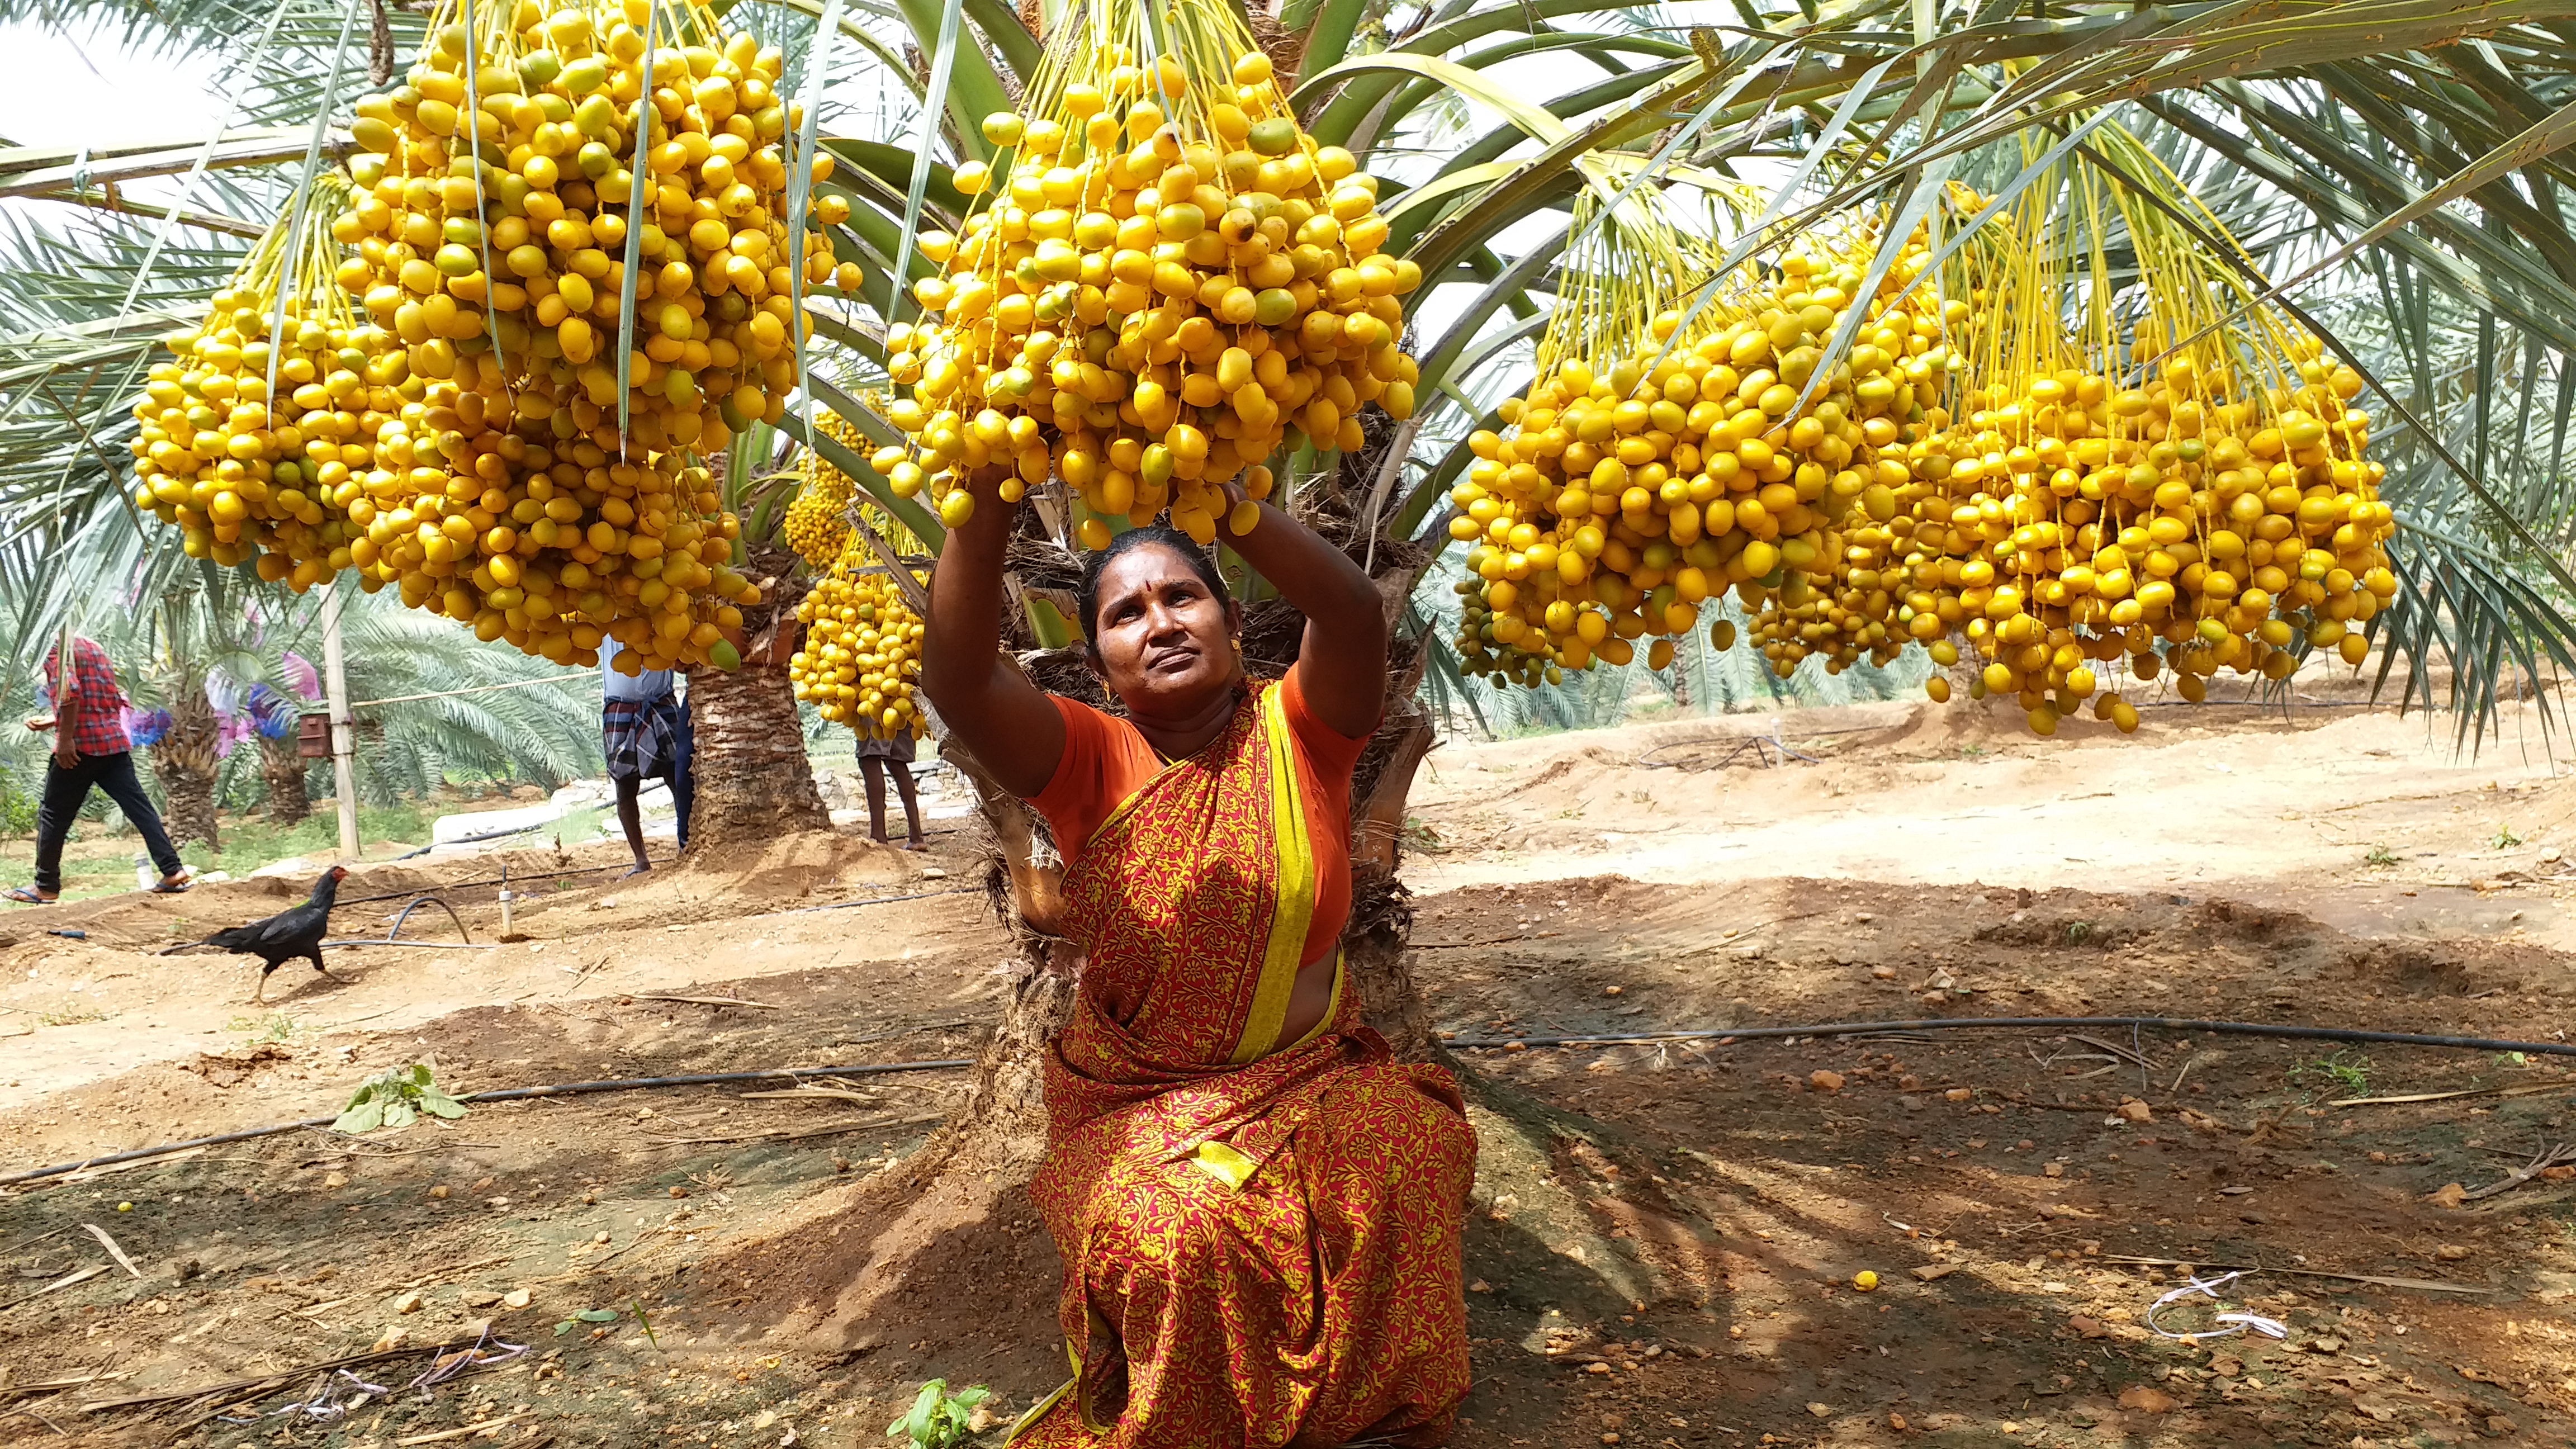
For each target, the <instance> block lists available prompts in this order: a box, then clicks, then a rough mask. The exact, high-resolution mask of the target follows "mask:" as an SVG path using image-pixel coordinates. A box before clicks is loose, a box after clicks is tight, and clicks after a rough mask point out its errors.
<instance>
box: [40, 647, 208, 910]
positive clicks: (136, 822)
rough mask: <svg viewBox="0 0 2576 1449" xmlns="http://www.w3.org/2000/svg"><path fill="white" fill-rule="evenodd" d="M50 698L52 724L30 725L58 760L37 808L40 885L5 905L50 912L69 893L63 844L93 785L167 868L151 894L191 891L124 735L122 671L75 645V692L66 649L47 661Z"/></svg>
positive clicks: (98, 652) (45, 720) (101, 653)
mask: <svg viewBox="0 0 2576 1449" xmlns="http://www.w3.org/2000/svg"><path fill="white" fill-rule="evenodd" d="M45 697H46V699H47V700H49V701H50V702H51V703H52V704H53V706H54V712H53V714H52V715H51V716H50V717H47V716H41V715H40V716H38V717H37V718H35V719H31V720H29V721H27V728H29V729H31V730H46V729H50V730H52V731H53V732H54V758H53V760H52V762H51V763H49V764H48V765H47V766H46V767H45V798H44V801H43V803H41V804H40V805H38V806H37V807H36V883H35V885H34V886H33V887H29V886H11V887H10V888H9V889H8V890H6V891H0V898H6V899H8V900H12V901H17V902H20V903H21V904H24V905H44V904H46V903H47V902H49V901H54V900H59V899H60V898H61V897H62V893H63V842H64V841H65V840H68V839H70V838H71V833H72V818H73V817H74V816H76V815H78V814H79V813H80V808H81V803H82V802H83V801H85V800H87V799H88V798H89V791H90V787H91V786H92V785H95V786H97V787H98V788H100V789H102V790H104V791H106V792H107V798H108V799H110V800H113V801H115V802H116V808H117V809H119V810H122V811H124V812H125V818H126V819H127V820H128V821H129V822H131V823H132V824H133V826H134V828H135V829H136V830H137V831H140V832H141V833H142V835H143V844H144V848H145V849H147V850H150V851H151V852H152V863H153V864H154V865H157V866H159V867H160V868H161V883H160V884H159V885H156V886H154V887H153V888H152V889H153V890H154V891H155V892H157V893H160V894H163V895H176V894H178V893H179V892H181V891H184V890H186V889H187V888H188V867H187V865H186V864H185V863H183V862H182V861H181V860H180V859H179V851H178V848H177V847H176V846H173V845H172V844H171V843H170V832H169V831H167V830H164V829H162V828H161V815H160V812H158V811H156V810H154V809H153V808H152V800H151V797H149V796H147V795H145V794H144V793H143V782H142V781H141V780H138V779H136V778H135V775H134V742H133V741H132V740H129V739H128V738H126V734H125V691H124V690H122V689H119V688H117V686H116V670H115V668H114V666H112V665H110V664H109V663H108V662H107V651H106V650H104V649H101V648H99V647H98V646H97V645H96V644H93V643H91V642H90V641H89V640H87V639H78V638H76V639H74V640H72V687H71V688H70V689H68V690H66V689H64V688H63V683H62V646H60V645H56V646H55V647H54V648H53V649H52V650H51V651H50V652H48V653H47V654H46V655H45Z"/></svg>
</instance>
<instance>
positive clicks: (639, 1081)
mask: <svg viewBox="0 0 2576 1449" xmlns="http://www.w3.org/2000/svg"><path fill="white" fill-rule="evenodd" d="M974 1064H975V1063H974V1061H973V1059H972V1058H968V1057H949V1058H943V1059H941V1060H938V1061H921V1062H882V1063H876V1064H873V1065H868V1066H855V1067H772V1068H770V1069H769V1070H767V1071H759V1072H701V1073H698V1074H696V1075H693V1076H685V1077H620V1078H617V1079H615V1080H613V1081H605V1082H566V1083H564V1084H562V1085H561V1086H554V1087H507V1088H503V1089H501V1090H499V1091H492V1092H468V1093H466V1094H465V1095H464V1096H462V1097H459V1098H457V1099H456V1100H458V1101H460V1102H518V1101H525V1100H526V1099H528V1098H530V1097H570V1096H575V1095H578V1094H580V1093H584V1092H623V1091H630V1090H639V1089H642V1088H647V1087H704V1086H712V1085H714V1084H717V1083H720V1082H758V1081H769V1080H775V1079H777V1078H780V1077H784V1078H787V1079H789V1080H791V1081H794V1080H801V1079H803V1078H806V1077H862V1076H873V1075H880V1074H883V1073H887V1072H937V1071H948V1070H952V1069H954V1068H957V1067H971V1066H973V1065H974ZM338 1120H339V1118H338V1116H337V1115H336V1114H334V1115H333V1116H329V1117H307V1118H304V1119H303V1120H302V1121H298V1122H280V1123H277V1124H275V1125H273V1126H268V1127H253V1128H250V1129H249V1130H247V1131H243V1132H225V1133H221V1134H219V1135H217V1136H213V1137H195V1138H191V1139H189V1140H188V1141H185V1142H165V1143H163V1144H162V1145H160V1146H158V1147H139V1148H136V1149H135V1150H134V1151H132V1152H113V1153H109V1154H108V1155H106V1156H104V1157H89V1158H83V1159H82V1160H81V1161H79V1162H65V1163H60V1164H57V1165H55V1166H53V1167H39V1168H36V1169H34V1170H33V1171H29V1172H13V1173H10V1174H9V1175H8V1176H6V1177H0V1187H7V1186H10V1185H12V1184H14V1183H21V1182H33V1181H35V1180H36V1179H37V1178H40V1177H58V1176H60V1175H62V1174H63V1173H67V1172H78V1171H80V1170H81V1169H82V1168H85V1167H105V1166H107V1165H109V1164H111V1163H117V1162H132V1161H134V1160H135V1159H136V1158H140V1157H159V1156H161V1155H162V1154H163V1153H167V1152H184V1151H186V1150H187V1149H189V1148H191V1147H219V1146H222V1145H223V1144H225V1143H227V1142H245V1141H248V1140H249V1139H251V1138H253V1137H273V1136H275V1135H276V1134H278V1133H280V1132H293V1131H295V1130H296V1129H298V1128H301V1127H327V1126H329V1125H331V1124H332V1123H333V1122H335V1121H338Z"/></svg>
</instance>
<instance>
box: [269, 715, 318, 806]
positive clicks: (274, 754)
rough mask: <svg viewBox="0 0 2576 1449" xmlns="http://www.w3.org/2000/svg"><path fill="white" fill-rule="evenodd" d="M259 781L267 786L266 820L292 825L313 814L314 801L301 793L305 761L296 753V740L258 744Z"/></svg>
mask: <svg viewBox="0 0 2576 1449" xmlns="http://www.w3.org/2000/svg"><path fill="white" fill-rule="evenodd" d="M259 773H260V778H261V779H263V780H265V781H266V782H267V784H268V818H269V820H270V821H271V822H272V823H274V824H278V825H293V824H295V823H296V822H297V821H300V820H302V819H303V818H304V817H306V816H308V815H310V814H312V813H313V797H312V796H311V795H309V794H307V793H306V792H305V789H304V757H303V756H301V755H299V754H297V753H296V752H295V737H294V736H293V735H288V736H287V737H285V738H284V739H277V740H272V739H269V738H266V737H265V736H263V737H262V738H261V739H260V742H259Z"/></svg>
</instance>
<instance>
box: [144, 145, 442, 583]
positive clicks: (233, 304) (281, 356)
mask: <svg viewBox="0 0 2576 1449" xmlns="http://www.w3.org/2000/svg"><path fill="white" fill-rule="evenodd" d="M346 191H347V187H346V185H345V183H343V182H341V181H340V180H339V179H338V178H336V177H328V176H326V177H325V178H324V179H323V181H322V183H321V184H320V185H318V186H317V187H316V188H315V194H314V198H313V204H314V205H315V206H316V207H317V208H318V207H323V206H336V205H338V203H339V200H340V199H341V198H342V197H343V196H345V194H346ZM289 230H290V228H289V226H288V224H287V222H286V221H285V220H284V219H282V218H281V219H280V221H279V222H278V223H277V225H275V226H274V227H272V228H271V229H270V231H269V233H268V234H267V235H266V236H265V237H263V238H262V239H261V240H260V242H259V244H258V245H257V246H255V247H254V248H252V250H251V253H250V255H249V256H248V257H246V258H244V259H243V261H242V264H241V265H240V267H238V268H237V269H236V270H235V271H234V273H233V276H232V277H231V279H230V281H229V283H228V284H227V285H226V286H225V287H224V288H223V290H221V291H219V292H217V293H215V295H214V297H213V299H212V301H211V302H210V304H209V306H208V307H207V311H206V320H205V321H204V323H203V324H201V325H200V326H198V327H195V328H192V329H190V330H188V331H184V332H179V333H175V334H173V335H171V336H170V337H167V338H165V339H163V346H164V347H165V348H167V350H168V351H169V352H170V354H171V356H170V358H169V359H167V360H164V361H159V362H155V363H154V364H153V365H152V367H151V369H150V370H149V372H148V373H147V375H146V379H145V383H144V392H143V396H142V397H141V398H139V399H137V400H136V402H135V404H134V416H135V419H136V422H137V424H138V425H139V426H138V429H137V433H136V437H135V440H134V443H133V445H132V447H133V453H134V475H135V483H134V503H135V506H136V507H137V508H140V509H143V510H145V511H147V512H150V513H152V514H154V515H156V516H157V517H159V518H160V519H161V521H162V522H164V523H167V524H171V525H173V526H175V527H177V528H178V529H179V530H180V531H181V535H182V544H183V547H185V549H186V550H187V552H188V553H189V554H190V555H191V556H192V557H196V558H204V559H212V560H214V561H215V562H217V563H221V564H227V565H230V564H239V563H243V562H246V561H248V560H250V559H252V558H254V557H256V558H257V560H258V569H259V574H260V577H262V578H265V579H268V580H270V581H272V582H275V581H280V580H283V581H286V582H288V583H289V584H291V585H292V586H293V587H295V588H297V589H299V590H300V589H304V588H309V587H311V586H312V585H313V584H315V583H317V582H319V581H321V580H323V579H327V578H329V577H331V576H332V575H333V574H334V573H336V572H338V571H339V570H340V569H343V568H347V567H348V566H349V564H350V553H349V545H350V542H351V540H352V539H353V538H355V537H356V536H357V534H356V532H355V531H354V530H353V529H352V528H351V526H350V524H349V522H348V515H347V509H348V505H349V504H350V503H351V502H353V501H354V500H355V499H357V498H358V497H360V496H361V495H362V492H363V488H362V485H361V484H360V483H359V482H358V481H357V478H356V474H355V473H354V472H353V471H352V469H351V468H350V466H349V464H348V462H347V461H346V460H345V456H344V454H348V453H354V454H356V455H358V456H361V457H363V456H365V453H366V450H367V449H368V448H370V447H372V445H373V444H374V441H375V439H376V437H377V434H378V432H379V430H380V429H381V428H382V427H383V425H384V423H385V421H386V416H387V414H388V413H389V412H390V411H392V410H395V409H398V408H399V407H400V406H401V400H400V399H399V398H397V397H396V396H394V394H393V393H392V391H391V390H390V389H387V388H381V387H379V386H376V385H372V384H370V383H369V382H368V380H367V377H366V370H367V366H368V362H369V359H370V358H371V357H373V356H375V355H377V354H378V353H380V352H381V351H382V349H383V347H384V345H385V338H384V334H383V331H382V329H380V328H377V327H375V326H373V325H372V324H371V323H368V322H364V321H361V320H359V319H358V318H356V317H355V316H353V315H352V312H351V309H350V307H349V305H348V299H347V297H346V296H345V295H344V294H342V293H341V292H340V291H339V289H338V288H337V287H336V286H334V285H333V284H332V279H331V272H332V268H333V266H334V265H335V263H336V261H337V256H336V248H334V247H333V246H332V245H331V243H330V239H329V237H328V236H327V235H326V234H325V233H324V232H323V231H322V229H321V228H320V227H311V228H308V230H307V232H306V233H305V235H304V236H303V237H302V238H301V239H300V244H299V245H298V246H297V251H298V252H299V253H300V255H297V256H294V257H289V256H287V255H286V249H287V246H288V240H289V239H288V236H287V232H288V231H289ZM281 293H283V302H284V309H285V310H284V314H283V315H284V327H283V328H282V329H281V328H280V327H279V325H278V323H279V315H280V314H279V311H278V308H279V303H280V300H281V298H280V294H281ZM272 384H273V385H274V387H275V389H276V391H275V394H274V395H272V393H271V391H270V389H271V386H272ZM379 394H381V395H379ZM344 445H346V447H345V448H344Z"/></svg>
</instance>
